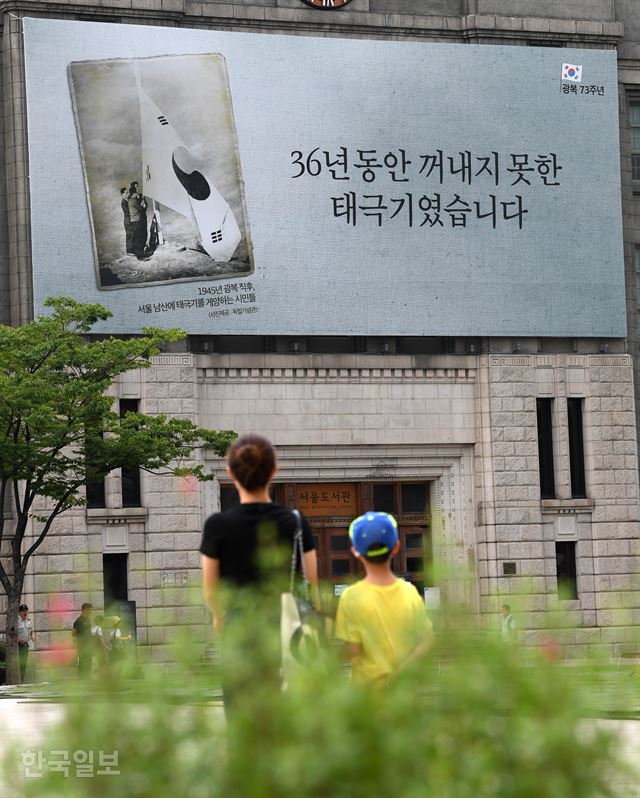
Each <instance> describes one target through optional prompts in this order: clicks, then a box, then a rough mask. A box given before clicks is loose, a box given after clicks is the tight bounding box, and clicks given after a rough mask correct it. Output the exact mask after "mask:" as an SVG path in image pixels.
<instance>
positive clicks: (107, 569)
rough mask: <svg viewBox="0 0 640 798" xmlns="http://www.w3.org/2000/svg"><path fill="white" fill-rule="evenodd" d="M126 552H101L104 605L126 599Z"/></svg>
mask: <svg viewBox="0 0 640 798" xmlns="http://www.w3.org/2000/svg"><path fill="white" fill-rule="evenodd" d="M127 558H128V555H127V554H103V555H102V572H103V575H104V607H105V609H106V608H107V607H108V606H109V605H110V604H112V603H113V602H114V601H127V599H128V597H129V596H128V592H129V591H128V580H127Z"/></svg>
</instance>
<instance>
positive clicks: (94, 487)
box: [84, 427, 107, 509]
mask: <svg viewBox="0 0 640 798" xmlns="http://www.w3.org/2000/svg"><path fill="white" fill-rule="evenodd" d="M101 438H102V432H97V431H96V430H95V429H94V430H92V429H90V428H89V427H87V429H86V433H85V439H84V447H85V461H86V468H87V470H89V469H90V468H91V465H92V457H93V454H94V452H95V449H94V446H95V443H97V442H98V441H99V440H101ZM85 493H86V497H87V507H88V508H90V509H92V508H94V509H95V508H101V507H106V506H107V497H106V492H105V486H104V478H102V479H97V480H95V481H91V482H90V481H88V480H87V482H86V483H85Z"/></svg>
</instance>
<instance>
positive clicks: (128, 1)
mask: <svg viewBox="0 0 640 798" xmlns="http://www.w3.org/2000/svg"><path fill="white" fill-rule="evenodd" d="M0 9H1V10H2V12H3V13H7V12H10V13H13V14H15V15H16V16H23V15H30V14H33V15H34V16H43V15H44V16H56V15H60V16H62V17H65V18H68V17H69V14H70V12H71V13H73V14H75V15H81V16H82V19H91V18H95V19H96V21H103V22H108V21H114V22H125V23H127V22H128V23H131V22H133V21H134V20H139V19H141V18H143V19H145V21H151V20H158V21H164V22H170V23H173V24H174V25H176V26H182V25H186V26H197V27H201V26H204V27H208V26H211V27H214V28H215V27H217V26H220V25H223V26H224V28H225V29H229V28H231V29H236V30H242V29H244V30H260V31H262V32H264V31H268V30H271V31H273V32H286V31H289V30H291V31H295V32H296V33H298V34H299V33H306V34H311V35H314V34H316V33H317V34H319V35H327V34H329V35H339V36H345V35H346V36H352V35H365V36H374V37H378V36H382V37H387V36H389V35H393V36H406V37H407V38H409V39H413V40H419V39H432V38H435V39H437V40H439V41H446V40H449V41H476V40H477V39H478V38H482V39H486V38H489V39H493V38H495V39H518V40H521V41H540V42H553V41H554V40H556V41H558V43H562V44H563V45H564V46H567V44H568V43H569V42H571V43H575V42H580V43H583V44H584V43H598V44H599V45H602V44H608V45H609V46H610V47H615V46H616V45H617V44H618V43H619V42H620V41H621V40H622V38H623V37H624V25H623V24H622V23H621V22H617V21H608V20H607V21H604V20H581V19H578V20H574V19H560V18H547V17H519V16H513V17H510V16H500V15H495V14H468V15H460V16H458V15H456V16H446V15H442V16H440V15H431V14H402V13H376V12H371V11H351V10H349V9H345V10H344V11H343V10H341V11H340V12H339V13H337V14H318V12H317V10H316V9H311V8H308V7H305V6H303V5H302V3H301V4H300V8H287V7H281V6H268V5H267V6H265V5H263V4H259V3H252V2H245V3H238V2H232V0H229V2H228V3H220V2H213V3H210V2H206V0H205V2H202V0H199V1H196V0H100V4H99V5H98V4H97V3H96V2H92V0H68V1H67V2H61V0H53V2H51V0H45V1H44V2H43V0H0Z"/></svg>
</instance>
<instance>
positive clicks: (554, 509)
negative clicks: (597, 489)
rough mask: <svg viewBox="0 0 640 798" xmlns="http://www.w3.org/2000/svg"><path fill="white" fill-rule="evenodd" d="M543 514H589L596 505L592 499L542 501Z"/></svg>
mask: <svg viewBox="0 0 640 798" xmlns="http://www.w3.org/2000/svg"><path fill="white" fill-rule="evenodd" d="M541 505H542V512H543V513H590V512H592V510H593V508H594V507H595V505H596V503H595V502H594V500H593V499H542V500H541Z"/></svg>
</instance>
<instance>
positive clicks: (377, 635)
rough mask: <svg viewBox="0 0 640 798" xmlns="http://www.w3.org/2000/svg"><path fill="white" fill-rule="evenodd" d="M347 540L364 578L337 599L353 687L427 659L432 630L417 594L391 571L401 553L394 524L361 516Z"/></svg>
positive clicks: (381, 517) (379, 516)
mask: <svg viewBox="0 0 640 798" xmlns="http://www.w3.org/2000/svg"><path fill="white" fill-rule="evenodd" d="M349 537H350V538H351V543H352V547H351V551H352V552H353V554H354V555H355V556H356V557H357V558H358V559H360V560H362V563H363V565H364V568H365V571H366V576H365V578H364V579H362V580H361V581H360V582H357V583H356V584H355V585H351V587H348V588H347V589H346V590H345V591H344V593H342V595H341V596H340V600H339V602H338V614H337V617H336V631H335V633H336V637H337V638H339V639H340V640H344V642H345V643H346V654H347V657H349V658H350V659H351V660H352V661H353V665H352V671H351V673H352V678H353V681H354V682H358V683H363V682H376V681H379V680H382V679H386V678H387V677H388V676H390V675H391V674H392V673H394V672H395V671H396V670H398V668H399V667H401V666H402V665H403V664H404V663H406V662H407V661H408V660H409V659H411V658H413V657H416V656H419V655H420V654H423V653H426V651H427V650H428V648H429V647H430V645H431V642H432V639H433V633H432V626H431V622H430V621H429V619H428V618H427V614H426V610H425V606H424V602H423V600H422V598H421V597H420V594H419V593H418V591H417V590H416V588H415V587H414V586H413V585H412V584H410V583H409V582H405V581H404V579H398V578H397V577H396V576H395V575H394V573H393V572H392V570H391V563H390V560H391V557H392V556H393V555H394V554H395V553H396V552H397V551H398V549H399V548H400V543H399V540H398V525H397V523H396V520H395V518H393V516H391V515H388V514H387V513H376V512H369V513H365V514H364V515H361V516H359V517H358V518H356V519H355V521H353V523H352V524H351V526H350V527H349Z"/></svg>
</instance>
